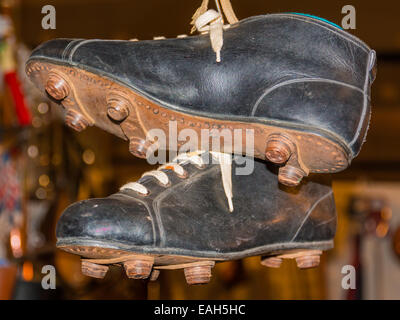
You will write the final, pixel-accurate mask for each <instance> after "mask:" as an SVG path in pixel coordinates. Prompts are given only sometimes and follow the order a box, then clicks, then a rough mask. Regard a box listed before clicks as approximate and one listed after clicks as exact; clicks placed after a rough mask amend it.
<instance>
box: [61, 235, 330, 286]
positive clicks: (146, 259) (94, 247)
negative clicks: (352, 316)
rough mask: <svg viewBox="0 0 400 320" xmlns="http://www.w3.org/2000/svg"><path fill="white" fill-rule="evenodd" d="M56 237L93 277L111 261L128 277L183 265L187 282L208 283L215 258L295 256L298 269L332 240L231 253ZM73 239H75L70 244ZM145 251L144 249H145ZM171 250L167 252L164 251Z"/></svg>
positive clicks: (277, 260)
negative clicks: (184, 251)
mask: <svg viewBox="0 0 400 320" xmlns="http://www.w3.org/2000/svg"><path fill="white" fill-rule="evenodd" d="M66 242H68V243H69V244H67V243H63V241H61V242H60V241H59V242H58V243H57V247H58V248H59V249H62V250H64V251H66V252H69V253H73V254H77V255H80V256H81V257H82V260H81V261H82V265H81V266H82V273H83V274H84V275H86V276H90V277H94V278H100V279H102V278H104V277H105V276H106V274H107V272H108V269H109V266H110V265H117V266H122V267H123V268H124V269H125V273H126V275H127V276H128V278H131V279H149V280H150V281H155V280H157V278H158V276H159V274H160V271H161V270H175V269H183V270H184V274H185V278H186V282H187V283H188V284H190V285H194V284H206V283H209V282H210V280H211V276H212V273H211V271H212V268H213V267H214V265H215V263H216V262H222V261H228V260H236V259H242V258H245V257H250V256H256V255H260V256H261V264H262V265H263V266H266V267H270V268H279V267H280V266H281V264H282V262H283V260H284V259H295V260H296V263H297V266H298V267H299V268H300V269H308V268H315V267H318V265H319V263H320V256H321V254H322V252H323V251H324V250H328V249H331V248H332V247H333V240H331V241H320V242H309V243H283V244H278V245H268V246H263V247H260V248H256V249H253V250H248V251H244V252H240V253H234V254H225V255H223V254H211V255H209V256H208V257H207V256H204V254H201V255H200V254H199V256H197V257H196V256H195V255H196V253H193V255H185V254H180V253H177V252H175V251H176V249H175V250H170V249H154V248H146V247H137V248H130V249H129V250H128V249H125V248H124V249H119V248H116V247H118V246H119V247H124V246H125V245H123V244H120V245H118V244H115V243H113V246H115V248H110V247H109V244H108V245H107V244H104V243H101V242H97V241H87V240H86V241H74V240H69V241H66ZM72 242H75V243H74V244H72ZM146 251H147V252H146ZM168 251H169V252H171V253H170V254H168V253H167V252H168Z"/></svg>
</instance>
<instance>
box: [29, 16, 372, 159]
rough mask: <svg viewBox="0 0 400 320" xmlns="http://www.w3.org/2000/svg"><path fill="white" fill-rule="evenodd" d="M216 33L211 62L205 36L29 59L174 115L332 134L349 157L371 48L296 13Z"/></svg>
mask: <svg viewBox="0 0 400 320" xmlns="http://www.w3.org/2000/svg"><path fill="white" fill-rule="evenodd" d="M223 36H224V44H223V47H222V51H221V57H222V61H221V62H219V63H217V62H216V61H215V53H214V52H213V50H212V48H211V44H210V39H209V36H208V35H199V36H191V37H186V38H177V39H165V40H149V41H137V42H134V41H113V40H95V39H94V40H83V39H56V40H52V41H49V42H46V43H44V44H42V45H41V46H39V47H38V48H37V49H36V50H34V51H33V53H32V55H31V58H30V60H37V59H39V60H46V61H51V62H53V63H58V64H63V65H70V66H74V67H78V68H82V69H85V70H88V71H91V72H94V73H96V74H99V75H102V76H104V77H107V78H110V79H112V80H114V81H117V82H119V83H121V84H123V85H125V86H127V87H130V88H132V89H133V90H135V91H137V92H139V93H140V94H142V95H144V96H146V97H147V98H149V99H151V100H153V101H155V102H157V103H159V104H161V105H162V106H165V107H169V108H171V109H174V110H180V111H184V112H187V113H191V114H198V115H203V116H208V117H213V118H223V119H232V120H235V119H237V120H241V121H243V120H246V121H255V122H264V123H275V124H276V123H278V124H279V125H281V126H286V127H292V126H296V127H300V129H302V130H306V131H314V132H316V133H318V134H322V135H330V136H334V137H336V138H337V139H338V140H339V142H340V143H342V144H343V145H345V146H346V147H347V148H348V149H349V150H350V153H351V154H350V157H354V156H356V155H357V154H358V152H359V151H360V148H361V145H362V143H363V141H364V138H365V135H366V132H367V128H368V122H369V114H370V85H371V83H372V81H373V79H374V66H375V59H376V57H375V52H374V51H373V50H371V49H370V48H369V47H368V46H367V45H366V44H364V43H363V42H362V41H360V40H359V39H357V38H356V37H354V36H352V35H350V34H349V33H347V32H345V31H343V30H342V29H340V27H335V26H334V25H332V24H330V23H328V22H326V21H323V20H322V19H317V18H313V17H309V16H304V15H298V14H270V15H261V16H255V17H251V18H248V19H244V20H242V21H239V22H238V23H235V24H232V25H231V27H230V28H229V29H227V30H225V31H224V34H223Z"/></svg>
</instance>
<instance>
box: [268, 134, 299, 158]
mask: <svg viewBox="0 0 400 320" xmlns="http://www.w3.org/2000/svg"><path fill="white" fill-rule="evenodd" d="M293 151H294V144H293V142H292V141H291V140H290V139H289V138H288V137H287V136H285V135H283V134H280V133H273V134H271V135H270V136H269V137H268V140H267V148H266V150H265V156H266V158H267V159H268V160H269V161H271V162H274V163H277V164H281V163H285V162H286V161H288V160H289V158H290V156H291V155H292V153H293Z"/></svg>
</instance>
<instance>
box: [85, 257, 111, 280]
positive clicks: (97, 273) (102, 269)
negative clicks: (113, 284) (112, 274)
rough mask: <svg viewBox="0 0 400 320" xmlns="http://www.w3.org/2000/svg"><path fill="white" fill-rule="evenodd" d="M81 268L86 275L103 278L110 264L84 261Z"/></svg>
mask: <svg viewBox="0 0 400 320" xmlns="http://www.w3.org/2000/svg"><path fill="white" fill-rule="evenodd" d="M81 270H82V274H84V275H85V276H88V277H92V278H98V279H103V278H104V277H105V276H106V274H107V271H108V266H104V265H101V264H95V263H92V262H89V261H82V265H81Z"/></svg>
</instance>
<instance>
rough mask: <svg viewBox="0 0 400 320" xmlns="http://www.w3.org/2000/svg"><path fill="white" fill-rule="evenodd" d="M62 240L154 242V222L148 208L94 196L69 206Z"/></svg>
mask: <svg viewBox="0 0 400 320" xmlns="http://www.w3.org/2000/svg"><path fill="white" fill-rule="evenodd" d="M56 236H57V240H58V242H59V243H60V242H63V241H75V240H79V241H81V240H89V241H112V242H120V243H125V244H127V245H140V246H142V245H151V244H153V239H154V234H153V224H152V218H151V216H150V215H149V213H148V211H147V209H146V207H145V206H144V205H143V204H141V203H139V202H135V201H130V203H129V202H127V201H124V199H118V198H102V199H90V200H84V201H80V202H77V203H75V204H72V205H71V206H69V207H68V208H67V209H66V210H65V211H64V213H63V214H62V216H61V218H60V219H59V221H58V223H57V229H56Z"/></svg>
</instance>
